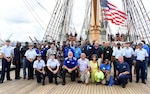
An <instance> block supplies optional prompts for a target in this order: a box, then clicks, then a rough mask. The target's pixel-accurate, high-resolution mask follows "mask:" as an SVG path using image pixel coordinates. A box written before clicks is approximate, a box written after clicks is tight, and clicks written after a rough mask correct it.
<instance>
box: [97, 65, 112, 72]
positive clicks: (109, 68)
mask: <svg viewBox="0 0 150 94" xmlns="http://www.w3.org/2000/svg"><path fill="white" fill-rule="evenodd" d="M100 70H108V71H110V70H111V66H110V64H107V65H106V64H101V65H100Z"/></svg>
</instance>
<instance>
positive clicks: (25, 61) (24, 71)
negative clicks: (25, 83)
mask: <svg viewBox="0 0 150 94" xmlns="http://www.w3.org/2000/svg"><path fill="white" fill-rule="evenodd" d="M26 65H27V60H26V58H25V57H23V59H22V67H23V77H26V74H27V73H26Z"/></svg>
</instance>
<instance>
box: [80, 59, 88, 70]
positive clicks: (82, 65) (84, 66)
mask: <svg viewBox="0 0 150 94" xmlns="http://www.w3.org/2000/svg"><path fill="white" fill-rule="evenodd" d="M78 66H79V70H80V71H81V72H84V71H85V70H86V69H87V67H90V62H89V60H88V59H86V58H85V59H84V60H83V59H81V58H80V59H79V60H78Z"/></svg>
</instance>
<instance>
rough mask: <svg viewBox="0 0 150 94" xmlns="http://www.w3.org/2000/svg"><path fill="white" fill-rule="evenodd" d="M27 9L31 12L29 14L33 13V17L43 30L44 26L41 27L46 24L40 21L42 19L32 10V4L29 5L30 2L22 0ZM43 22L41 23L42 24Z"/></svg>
mask: <svg viewBox="0 0 150 94" xmlns="http://www.w3.org/2000/svg"><path fill="white" fill-rule="evenodd" d="M23 1H24V3H25V5H26V7H27V9H28V10H29V11H30V12H31V14H32V15H33V17H34V19H35V20H36V21H37V22H38V23H39V24H40V26H41V28H42V29H43V30H45V28H44V27H43V25H44V26H46V24H45V23H44V22H43V21H42V19H41V18H40V17H39V16H38V14H37V13H36V12H35V11H34V9H33V8H32V6H31V5H30V3H29V2H28V1H27V0H23ZM42 24H43V25H42Z"/></svg>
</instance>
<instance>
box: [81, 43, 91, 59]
mask: <svg viewBox="0 0 150 94" xmlns="http://www.w3.org/2000/svg"><path fill="white" fill-rule="evenodd" d="M82 52H83V53H85V54H86V56H87V58H88V59H90V60H91V57H92V54H93V53H92V52H93V46H92V45H91V44H90V42H89V41H88V40H87V41H86V44H85V46H84V47H83V51H82Z"/></svg>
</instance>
